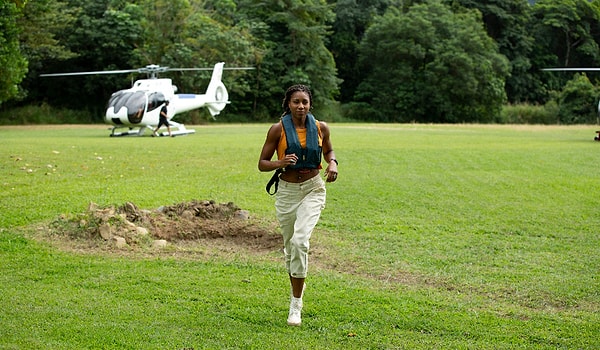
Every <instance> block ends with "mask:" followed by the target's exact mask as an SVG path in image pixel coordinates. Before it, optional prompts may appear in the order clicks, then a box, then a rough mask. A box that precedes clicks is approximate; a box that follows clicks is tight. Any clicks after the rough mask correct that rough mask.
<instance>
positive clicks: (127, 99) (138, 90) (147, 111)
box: [40, 62, 254, 137]
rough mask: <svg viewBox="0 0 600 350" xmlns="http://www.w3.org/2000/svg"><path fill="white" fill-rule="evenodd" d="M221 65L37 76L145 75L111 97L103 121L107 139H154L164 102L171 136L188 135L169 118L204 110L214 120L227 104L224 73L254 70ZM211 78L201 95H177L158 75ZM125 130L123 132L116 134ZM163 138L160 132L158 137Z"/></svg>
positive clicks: (169, 82) (154, 66)
mask: <svg viewBox="0 0 600 350" xmlns="http://www.w3.org/2000/svg"><path fill="white" fill-rule="evenodd" d="M224 65H225V63H224V62H219V63H216V64H215V66H214V68H169V67H161V66H159V65H155V64H150V65H147V66H146V67H143V68H138V69H126V70H111V71H94V72H72V73H50V74H40V76H41V77H57V76H74V75H92V74H122V73H146V74H147V76H148V79H140V80H136V81H135V82H134V83H133V86H132V87H131V88H129V89H124V90H119V91H117V92H115V93H113V94H112V95H111V96H110V99H109V100H108V103H107V105H106V114H105V116H104V121H105V122H106V123H107V124H111V125H113V127H112V129H111V133H110V136H111V137H114V136H128V135H137V136H142V135H144V133H145V131H146V130H150V131H151V132H152V135H154V128H155V127H156V126H157V125H158V122H159V116H160V110H161V108H162V106H164V105H165V102H167V101H168V102H169V108H168V109H167V115H168V117H167V119H168V121H169V125H170V127H171V128H173V130H172V132H171V134H172V136H176V135H188V134H193V133H195V132H196V131H195V130H193V129H187V128H186V127H185V125H183V124H181V123H177V122H175V121H173V120H172V118H173V117H174V116H175V115H176V114H179V113H182V112H187V111H191V110H194V109H198V108H202V107H206V109H207V110H208V112H209V113H210V114H211V116H212V117H213V118H214V117H215V116H216V115H218V114H219V113H221V111H222V110H223V109H224V108H225V106H226V105H227V104H229V103H230V101H229V94H228V92H227V88H225V85H224V84H223V82H222V81H221V77H222V75H223V70H224V69H254V68H253V67H238V68H224ZM211 69H212V76H211V79H210V82H209V84H208V87H207V88H206V92H205V93H204V94H178V93H177V87H176V86H175V85H173V82H172V80H171V79H169V78H159V77H158V74H159V73H164V72H167V71H192V70H193V71H199V70H211ZM124 128H127V130H125V131H117V130H120V129H124ZM158 135H160V136H165V135H166V134H165V133H164V132H161V133H159V134H158Z"/></svg>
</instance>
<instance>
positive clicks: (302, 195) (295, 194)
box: [275, 175, 326, 278]
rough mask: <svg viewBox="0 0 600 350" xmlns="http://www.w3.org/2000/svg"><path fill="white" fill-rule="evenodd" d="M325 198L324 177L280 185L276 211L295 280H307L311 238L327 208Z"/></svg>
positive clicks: (286, 259) (281, 182)
mask: <svg viewBox="0 0 600 350" xmlns="http://www.w3.org/2000/svg"><path fill="white" fill-rule="evenodd" d="M325 198H326V190H325V182H324V181H323V179H321V176H320V175H317V176H315V177H313V178H310V179H308V180H306V181H304V182H302V183H292V182H287V181H283V180H280V181H279V189H278V190H277V196H276V200H275V210H276V213H277V220H278V221H279V225H280V226H281V234H282V235H283V247H284V255H285V267H286V268H287V270H288V273H289V274H290V275H291V276H292V277H294V278H306V274H307V271H308V249H309V247H310V243H309V240H310V235H311V234H312V231H313V229H314V228H315V226H316V225H317V222H318V221H319V217H320V216H321V211H322V210H323V209H324V208H325Z"/></svg>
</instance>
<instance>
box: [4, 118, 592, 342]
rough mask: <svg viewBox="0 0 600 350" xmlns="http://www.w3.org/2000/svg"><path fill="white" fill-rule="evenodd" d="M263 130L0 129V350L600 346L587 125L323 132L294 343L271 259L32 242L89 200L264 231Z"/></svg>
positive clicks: (267, 215)
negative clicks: (235, 220)
mask: <svg viewBox="0 0 600 350" xmlns="http://www.w3.org/2000/svg"><path fill="white" fill-rule="evenodd" d="M267 128H268V125H223V126H220V125H214V126H200V127H196V134H194V135H190V136H187V137H176V138H151V137H142V138H136V137H130V138H109V137H108V133H109V132H108V130H107V127H106V126H98V125H96V126H53V127H49V126H48V127H46V126H35V127H0V141H2V143H3V147H2V148H1V150H0V178H1V180H0V186H1V187H0V189H1V190H0V349H239V348H241V349H597V348H600V336H599V335H600V281H599V278H598V276H599V272H600V257H599V254H598V249H599V247H600V230H599V228H600V210H599V209H600V208H599V206H600V197H599V196H600V179H599V177H598V166H599V164H600V143H596V142H594V141H593V137H594V131H595V129H596V127H594V126H576V127H575V126H571V127H566V126H565V127H560V126H490V125H409V124H405V125H368V124H332V125H331V129H332V140H333V144H334V147H335V150H336V155H337V159H338V160H339V163H340V166H339V171H340V175H339V179H338V181H337V182H336V183H334V184H329V185H328V187H327V188H328V202H327V208H326V209H325V211H324V212H323V215H322V218H321V221H320V223H319V225H318V227H317V229H316V231H315V233H314V235H313V239H312V241H311V243H312V246H311V249H312V254H311V264H312V265H311V268H310V272H309V278H308V279H307V284H308V289H307V292H306V295H305V308H304V312H303V325H302V327H300V328H291V327H288V326H287V325H286V323H285V321H286V317H287V308H288V302H289V300H288V297H289V286H288V281H287V276H286V274H285V270H284V268H283V263H282V261H281V258H280V255H279V253H278V252H276V251H274V252H270V253H265V254H248V253H247V251H245V250H244V249H242V248H240V249H239V250H237V251H236V250H233V251H232V250H222V251H221V252H219V250H218V249H216V250H208V249H206V250H203V249H198V250H196V251H195V253H194V254H188V255H185V256H182V255H180V254H169V252H168V251H167V253H165V254H158V255H153V254H146V253H145V252H143V251H142V252H125V253H123V254H120V253H119V252H115V251H91V252H90V251H86V250H82V251H74V250H72V249H64V247H62V246H61V245H59V244H53V243H52V242H48V241H47V240H41V239H37V238H36V235H35V234H32V233H31V232H32V231H35V230H36V229H37V228H38V227H43V226H44V225H46V224H47V223H48V222H49V221H51V220H53V219H55V218H57V217H58V216H60V215H61V214H73V213H81V212H84V211H85V210H86V208H87V206H88V204H89V202H95V203H98V204H99V205H111V204H115V205H121V204H123V203H125V202H133V203H135V204H136V205H138V206H139V207H142V208H148V209H153V208H157V207H159V206H161V205H170V204H174V203H180V202H185V201H190V200H193V199H200V200H203V199H214V200H216V201H217V202H234V203H235V204H237V205H238V206H240V207H242V208H243V209H246V210H249V211H250V213H251V215H252V216H253V217H255V218H259V219H260V220H263V221H264V222H266V223H273V222H274V209H273V197H271V196H269V195H267V194H266V192H265V190H264V186H265V184H266V182H267V181H268V179H269V177H270V174H267V173H260V172H259V171H258V170H257V161H258V156H259V152H260V148H261V146H262V143H263V141H264V139H265V136H266V131H267Z"/></svg>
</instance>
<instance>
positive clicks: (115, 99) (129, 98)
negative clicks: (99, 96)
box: [108, 91, 146, 123]
mask: <svg viewBox="0 0 600 350" xmlns="http://www.w3.org/2000/svg"><path fill="white" fill-rule="evenodd" d="M108 107H109V108H110V107H113V109H114V113H115V114H116V113H119V111H120V110H121V108H123V107H125V108H126V109H127V118H128V119H129V121H130V122H131V123H139V122H141V121H142V117H143V116H144V109H146V93H145V92H143V91H136V92H129V91H124V92H120V93H116V94H114V95H113V96H112V97H111V98H110V100H109V101H108Z"/></svg>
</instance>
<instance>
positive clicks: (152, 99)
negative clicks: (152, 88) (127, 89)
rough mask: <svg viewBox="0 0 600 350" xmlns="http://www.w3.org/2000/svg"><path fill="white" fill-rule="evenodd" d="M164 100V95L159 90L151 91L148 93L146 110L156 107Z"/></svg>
mask: <svg viewBox="0 0 600 350" xmlns="http://www.w3.org/2000/svg"><path fill="white" fill-rule="evenodd" d="M164 102H165V95H163V94H162V93H160V92H153V93H151V94H150V95H148V109H147V111H148V112H150V111H152V110H155V109H157V108H158V107H160V106H161V105H162V104H163V103H164Z"/></svg>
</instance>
